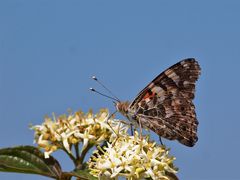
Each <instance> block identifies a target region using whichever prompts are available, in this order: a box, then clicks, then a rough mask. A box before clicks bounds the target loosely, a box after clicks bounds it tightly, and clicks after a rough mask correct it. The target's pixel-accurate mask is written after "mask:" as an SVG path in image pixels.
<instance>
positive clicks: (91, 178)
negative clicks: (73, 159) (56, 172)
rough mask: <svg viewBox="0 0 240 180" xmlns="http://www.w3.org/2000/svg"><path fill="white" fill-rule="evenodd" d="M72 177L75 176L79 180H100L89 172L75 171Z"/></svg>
mask: <svg viewBox="0 0 240 180" xmlns="http://www.w3.org/2000/svg"><path fill="white" fill-rule="evenodd" d="M71 174H72V176H75V177H77V178H79V179H84V180H86V179H87V180H96V179H98V178H96V177H94V176H92V175H91V174H90V173H89V171H88V170H74V171H72V172H71Z"/></svg>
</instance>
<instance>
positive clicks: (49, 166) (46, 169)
mask: <svg viewBox="0 0 240 180" xmlns="http://www.w3.org/2000/svg"><path fill="white" fill-rule="evenodd" d="M0 171H3V172H17V173H30V174H39V175H43V176H47V177H51V178H54V179H61V175H62V170H61V167H60V165H59V163H58V161H57V160H56V159H54V158H53V157H52V156H50V157H49V158H48V159H45V158H44V154H43V153H42V152H41V151H40V150H39V149H37V148H36V147H33V146H17V147H12V148H4V149H0Z"/></svg>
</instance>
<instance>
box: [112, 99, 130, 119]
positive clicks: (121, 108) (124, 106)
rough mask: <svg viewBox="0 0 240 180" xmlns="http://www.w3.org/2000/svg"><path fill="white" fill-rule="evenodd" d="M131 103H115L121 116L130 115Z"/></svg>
mask: <svg viewBox="0 0 240 180" xmlns="http://www.w3.org/2000/svg"><path fill="white" fill-rule="evenodd" d="M129 104H130V103H129V102H128V101H125V102H120V101H119V102H115V107H116V109H117V111H118V112H120V113H121V114H123V115H124V116H126V115H127V113H128V106H129Z"/></svg>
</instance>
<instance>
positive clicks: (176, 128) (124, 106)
mask: <svg viewBox="0 0 240 180" xmlns="http://www.w3.org/2000/svg"><path fill="white" fill-rule="evenodd" d="M200 73H201V68H200V66H199V64H198V62H197V61H196V60H195V59H194V58H188V59H184V60H182V61H180V62H178V63H176V64H174V65H173V66H171V67H170V68H168V69H166V70H165V71H163V72H162V73H161V74H159V75H158V76H157V77H156V78H155V79H154V80H153V81H152V82H150V83H149V84H148V85H147V86H146V87H145V88H144V89H143V90H142V91H141V92H140V93H139V94H138V95H137V97H136V98H135V99H134V100H133V101H132V102H129V101H125V102H121V101H119V102H117V103H116V104H115V106H116V109H117V111H119V112H120V113H121V114H122V115H124V116H126V117H127V118H128V119H129V120H130V122H132V123H133V124H135V125H137V126H139V125H141V126H140V127H143V128H146V129H150V130H152V131H153V132H155V133H156V134H158V135H159V136H160V137H163V138H166V139H169V140H177V141H179V142H180V143H181V144H183V145H186V146H189V147H192V146H194V145H195V143H196V142H197V140H198V137H197V126H198V120H197V118H196V113H195V106H194V104H193V99H194V93H195V84H196V81H197V80H198V78H199V75H200ZM139 123H141V124H139Z"/></svg>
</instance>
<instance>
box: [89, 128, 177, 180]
mask: <svg viewBox="0 0 240 180" xmlns="http://www.w3.org/2000/svg"><path fill="white" fill-rule="evenodd" d="M100 152H101V153H100ZM174 159H175V158H172V157H169V156H168V150H167V149H166V148H165V147H163V146H157V145H156V144H155V143H152V142H150V141H149V138H148V137H147V138H145V139H140V138H139V136H138V133H136V132H135V134H134V136H127V135H126V136H119V137H118V138H117V140H116V141H115V142H113V143H112V144H109V143H108V144H107V147H104V148H99V151H98V152H95V154H94V155H93V156H92V158H91V159H90V161H89V162H88V165H89V168H90V173H91V174H92V175H94V176H96V177H102V176H103V177H108V178H116V177H125V178H127V179H141V178H151V179H168V176H167V175H166V172H170V173H177V169H176V168H175V167H174V166H173V163H172V162H173V160H174Z"/></svg>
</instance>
